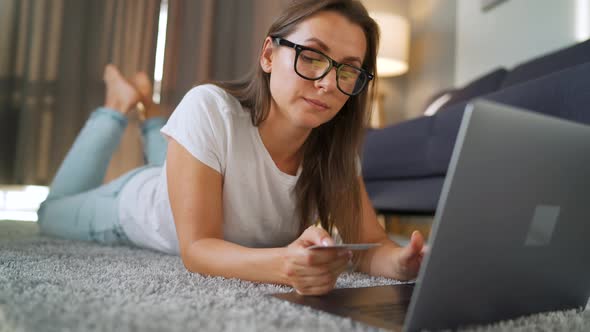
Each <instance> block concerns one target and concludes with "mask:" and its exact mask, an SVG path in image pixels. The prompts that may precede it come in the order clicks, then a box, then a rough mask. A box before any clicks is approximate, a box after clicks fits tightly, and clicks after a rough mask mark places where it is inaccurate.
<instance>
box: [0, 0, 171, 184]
mask: <svg viewBox="0 0 590 332" xmlns="http://www.w3.org/2000/svg"><path fill="white" fill-rule="evenodd" d="M159 4H160V0H101V1H79V0H0V142H1V143H0V157H1V158H0V160H1V163H0V181H1V182H2V183H16V184H45V185H46V184H49V183H50V181H51V179H52V178H53V175H54V173H55V172H56V170H57V168H58V166H59V164H60V163H61V161H62V160H63V158H64V157H65V154H66V152H67V151H68V149H69V147H70V146H71V144H72V143H73V141H74V139H75V137H76V135H77V133H78V132H79V131H80V129H81V127H82V125H83V124H84V122H85V121H86V119H87V117H88V115H89V113H90V112H91V111H92V109H94V108H96V107H97V106H100V105H101V104H102V103H103V98H104V84H103V82H102V74H103V69H104V66H105V64H107V63H109V62H112V63H115V64H116V65H118V66H120V67H121V69H122V71H123V73H124V74H126V75H131V74H132V73H134V72H135V71H137V70H145V71H148V72H149V73H152V72H153V68H154V57H155V40H156V33H157V17H158V12H159ZM136 129H137V127H136V126H135V130H136ZM128 132H129V133H126V135H125V139H124V142H123V144H122V147H121V150H120V152H118V154H117V156H115V158H114V159H113V162H112V165H111V166H112V167H111V169H110V170H109V174H110V176H111V177H112V176H113V175H114V174H116V173H121V172H123V171H125V169H126V168H131V167H133V166H132V164H136V163H140V161H141V148H139V145H138V142H139V141H138V139H137V137H138V136H137V135H133V134H132V133H133V132H134V129H133V127H131V128H130V129H129V130H128ZM135 134H137V133H135ZM134 136H135V137H134ZM126 152H128V153H126ZM89 153H91V151H89ZM123 155H125V157H124V158H123V157H122V156H123ZM127 155H131V156H132V157H129V158H127Z"/></svg>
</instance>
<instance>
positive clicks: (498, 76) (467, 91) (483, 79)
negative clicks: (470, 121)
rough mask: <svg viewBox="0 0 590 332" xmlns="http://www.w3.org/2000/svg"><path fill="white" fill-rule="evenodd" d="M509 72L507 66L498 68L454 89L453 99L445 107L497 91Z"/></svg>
mask: <svg viewBox="0 0 590 332" xmlns="http://www.w3.org/2000/svg"><path fill="white" fill-rule="evenodd" d="M507 73H508V71H507V70H506V69H505V68H496V69H494V70H492V71H490V72H488V73H486V74H484V75H482V76H480V77H478V78H476V79H475V80H473V81H471V82H470V83H469V84H467V85H465V86H464V87H462V88H459V89H456V90H454V91H453V92H452V94H451V99H449V101H448V102H446V103H445V107H448V106H451V105H454V104H458V103H461V102H464V101H468V100H471V99H473V98H475V97H479V96H482V95H485V94H488V93H492V92H494V91H497V90H498V89H499V88H500V85H501V84H502V81H503V80H504V79H505V77H506V75H507ZM441 111H442V109H441Z"/></svg>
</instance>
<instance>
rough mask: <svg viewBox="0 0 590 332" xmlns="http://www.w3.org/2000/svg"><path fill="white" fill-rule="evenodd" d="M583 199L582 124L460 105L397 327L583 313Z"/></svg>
mask: <svg viewBox="0 0 590 332" xmlns="http://www.w3.org/2000/svg"><path fill="white" fill-rule="evenodd" d="M581 107H582V106H581ZM589 192H590V127H589V126H585V125H582V124H578V123H574V122H569V121H565V120H561V119H557V118H553V117H548V116H543V115H540V114H536V113H533V112H530V111H526V110H520V109H516V108H514V107H509V106H504V105H500V104H496V103H491V102H487V101H476V102H474V103H472V104H470V105H468V106H467V108H466V111H465V113H464V116H463V121H462V123H461V127H460V130H459V134H458V137H457V141H456V144H455V149H454V151H453V155H452V158H451V162H450V165H449V169H448V172H447V177H446V179H445V183H444V186H443V190H442V194H441V197H440V200H439V203H438V208H437V213H436V217H435V220H434V223H433V229H432V233H431V234H432V235H431V238H430V241H429V246H430V253H429V254H428V255H427V256H426V258H425V260H424V263H423V267H422V269H421V271H420V274H419V276H418V279H417V285H416V289H415V291H414V294H413V296H412V301H411V304H410V308H409V312H408V316H407V317H406V322H405V323H406V324H405V329H406V330H418V329H424V328H429V329H438V328H449V327H450V328H453V327H458V326H464V325H469V324H482V323H487V322H492V321H497V320H502V319H509V318H514V317H517V316H521V315H526V314H530V313H535V312H543V311H551V310H558V309H565V308H574V307H580V306H584V305H585V304H586V302H587V300H588V295H589V293H590V195H588V193H589Z"/></svg>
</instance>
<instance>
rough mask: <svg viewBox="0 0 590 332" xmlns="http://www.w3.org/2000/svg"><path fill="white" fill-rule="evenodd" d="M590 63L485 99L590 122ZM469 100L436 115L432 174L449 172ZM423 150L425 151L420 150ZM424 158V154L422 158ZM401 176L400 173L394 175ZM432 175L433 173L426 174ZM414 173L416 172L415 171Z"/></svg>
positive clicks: (432, 127)
mask: <svg viewBox="0 0 590 332" xmlns="http://www.w3.org/2000/svg"><path fill="white" fill-rule="evenodd" d="M589 84H590V62H588V63H586V64H582V65H578V66H575V67H572V68H568V69H565V70H561V71H558V72H555V73H553V74H550V75H547V76H543V77H541V78H538V79H535V80H532V81H529V82H527V83H526V84H518V85H515V86H512V87H508V88H505V89H502V90H500V91H498V92H495V93H492V94H489V95H486V96H484V98H485V99H489V100H491V101H496V102H499V103H502V104H507V105H512V106H516V107H520V108H524V109H527V110H531V111H534V112H538V113H543V114H546V115H551V116H556V117H559V118H563V119H567V120H572V121H575V122H581V123H584V124H590V111H589V110H588V105H590V88H588V86H589ZM466 104H467V103H460V104H456V105H454V106H452V107H451V109H449V110H447V111H445V112H441V113H438V114H437V115H435V116H433V117H432V118H433V119H432V122H431V129H432V131H431V133H430V136H429V137H428V140H429V141H430V144H428V147H429V149H430V150H429V151H428V155H429V157H428V158H427V159H428V160H429V162H430V163H429V169H430V171H431V172H432V173H431V174H441V173H446V170H447V168H448V165H449V162H450V159H451V154H452V151H453V148H454V145H455V139H456V138H457V133H458V131H459V126H460V124H461V118H462V116H463V111H464V109H465V105H466ZM420 153H422V152H420ZM421 159H425V157H421ZM395 175H396V176H398V177H399V175H400V174H399V173H396V174H395ZM423 175H424V176H429V175H430V174H423ZM412 176H415V174H412Z"/></svg>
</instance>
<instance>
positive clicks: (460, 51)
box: [455, 0, 590, 86]
mask: <svg viewBox="0 0 590 332" xmlns="http://www.w3.org/2000/svg"><path fill="white" fill-rule="evenodd" d="M588 2H590V0H507V1H506V2H503V3H501V4H500V5H498V6H497V7H495V8H492V9H491V10H489V11H486V12H483V11H482V10H481V8H480V5H481V2H480V1H479V0H458V6H457V24H456V29H457V30H456V31H457V34H456V38H457V40H456V58H455V85H457V86H461V85H463V84H465V83H466V82H469V81H470V80H471V79H473V78H475V77H477V76H479V75H481V74H484V73H485V72H487V71H489V70H491V69H493V68H495V67H497V66H500V65H503V66H505V67H506V68H512V67H514V66H515V65H517V64H519V63H520V62H523V61H526V60H528V59H531V58H533V57H535V56H538V55H542V54H544V53H547V52H550V51H552V50H556V49H559V48H561V47H564V46H568V45H571V44H574V43H575V42H577V41H580V40H581V39H585V38H588V37H589V36H588V34H589V33H590V32H589V31H587V30H588V21H589V20H590V5H588Z"/></svg>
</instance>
